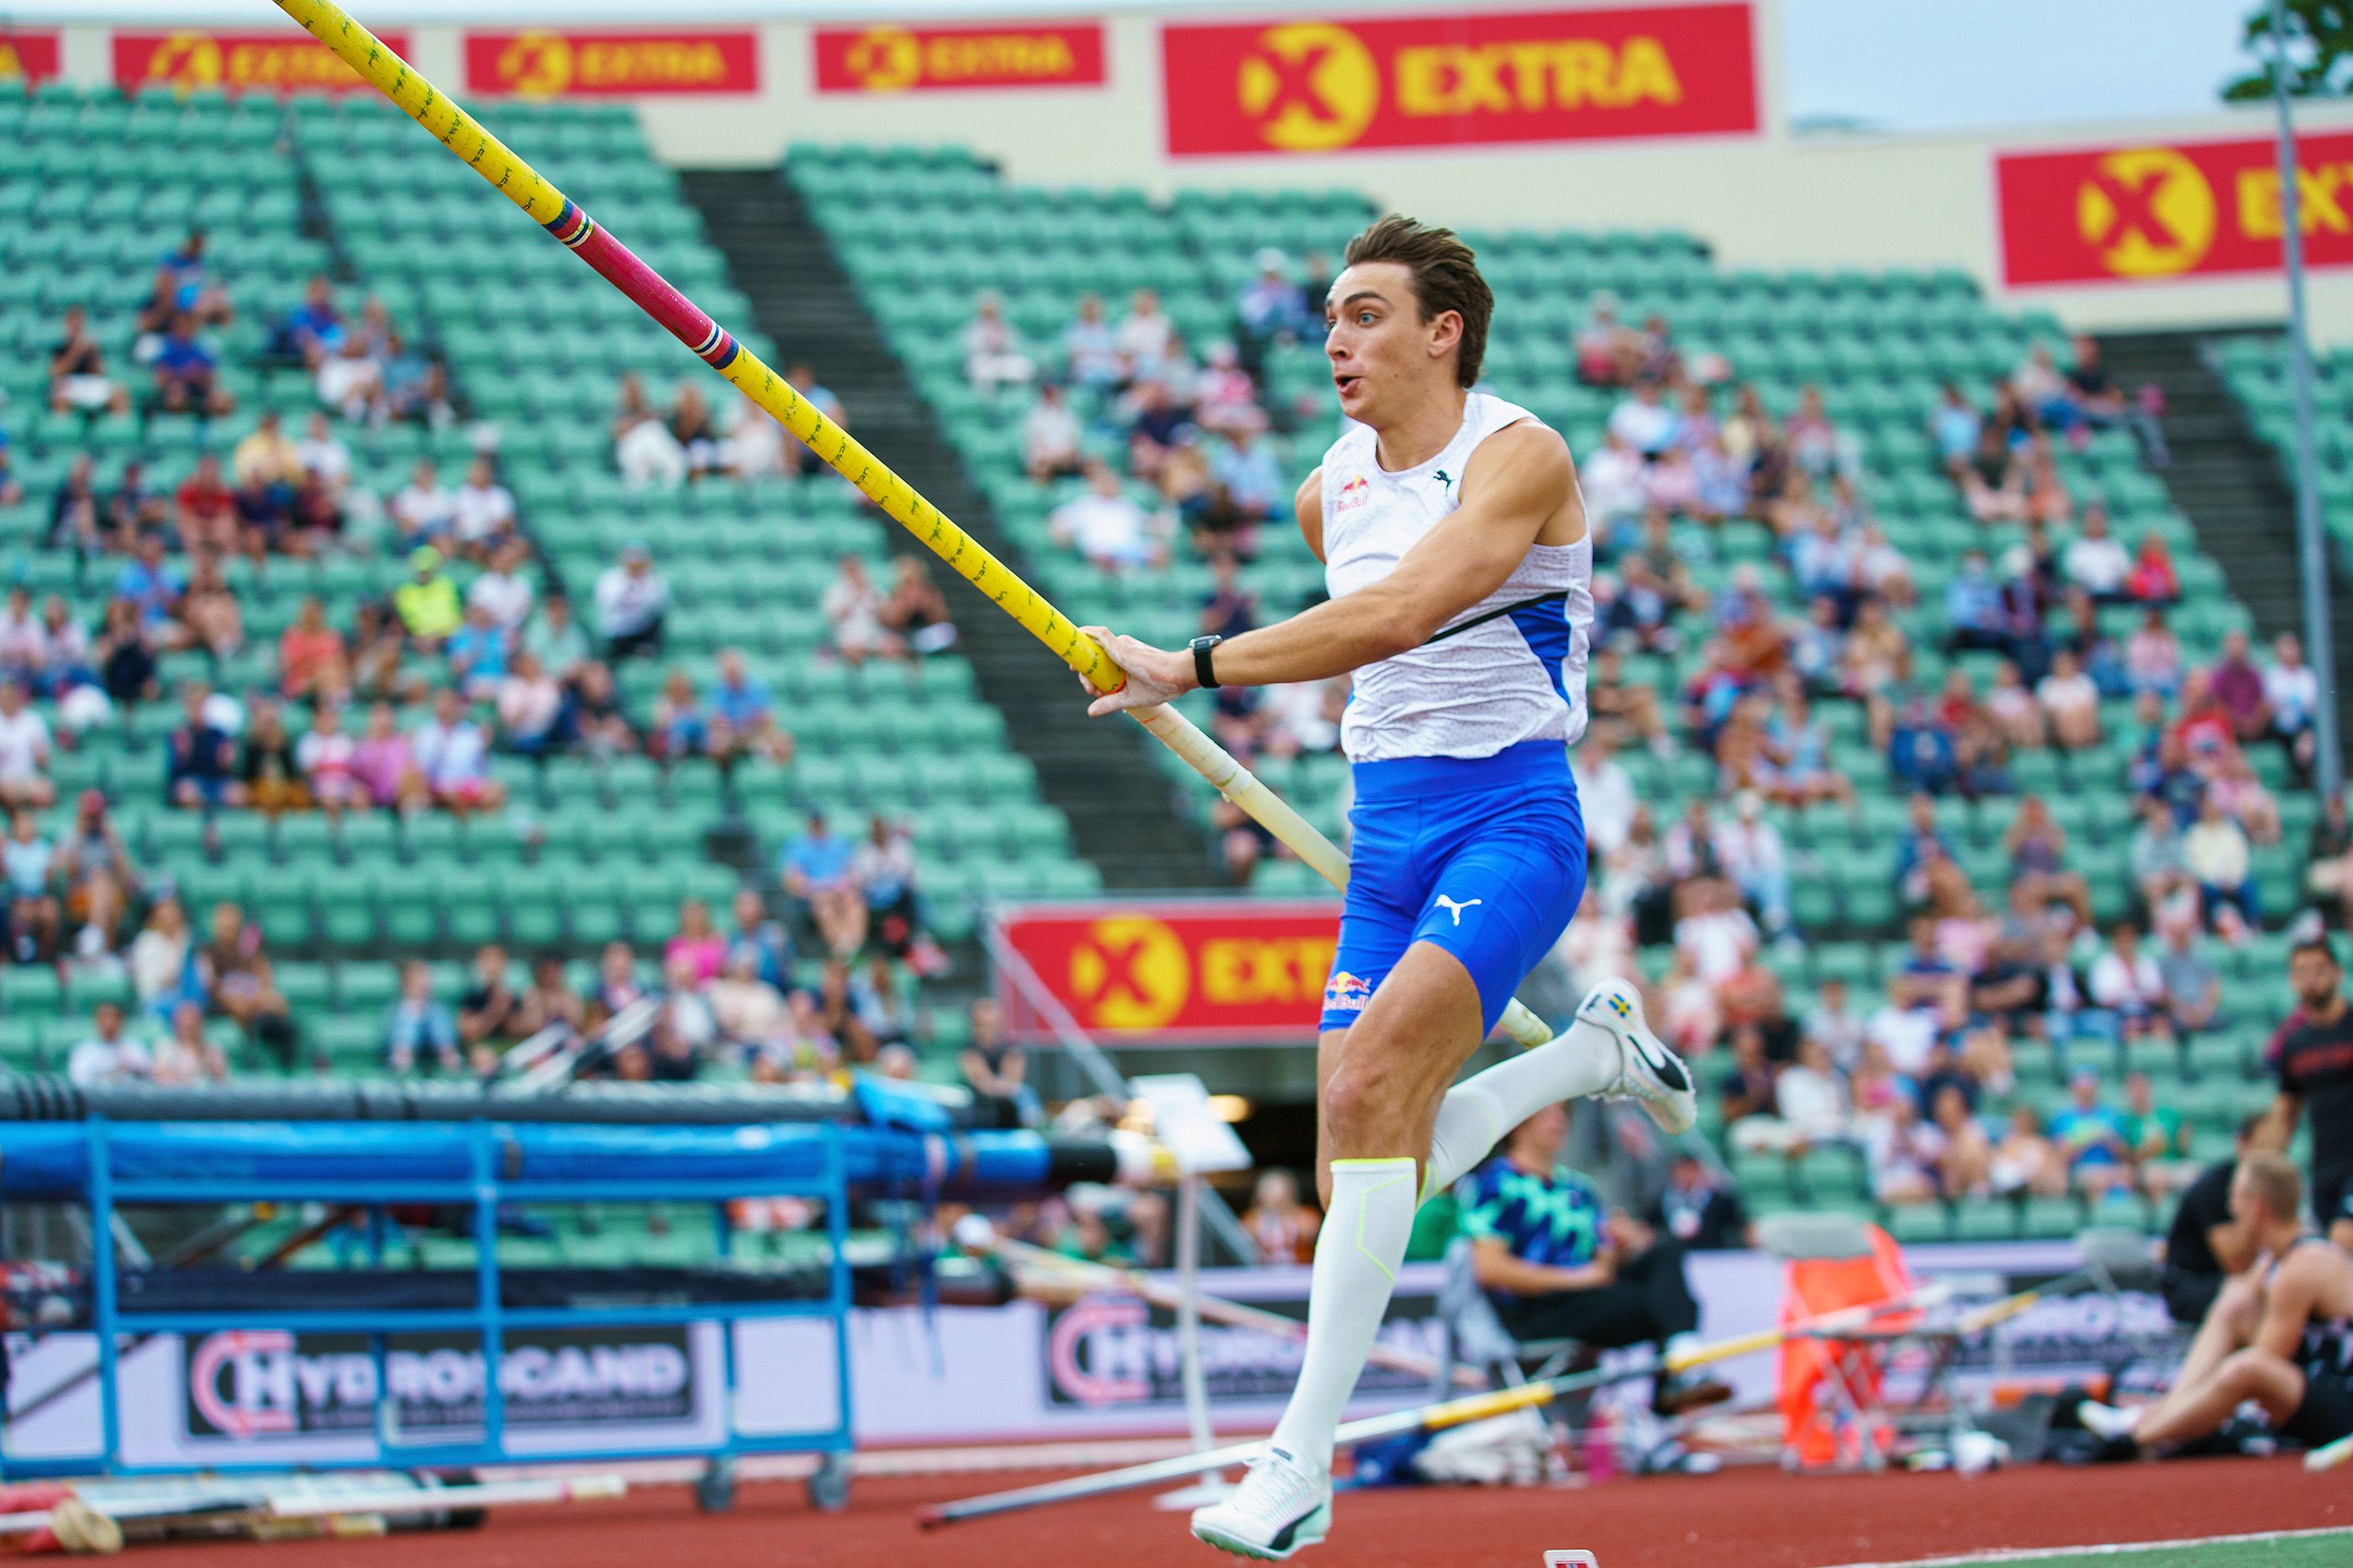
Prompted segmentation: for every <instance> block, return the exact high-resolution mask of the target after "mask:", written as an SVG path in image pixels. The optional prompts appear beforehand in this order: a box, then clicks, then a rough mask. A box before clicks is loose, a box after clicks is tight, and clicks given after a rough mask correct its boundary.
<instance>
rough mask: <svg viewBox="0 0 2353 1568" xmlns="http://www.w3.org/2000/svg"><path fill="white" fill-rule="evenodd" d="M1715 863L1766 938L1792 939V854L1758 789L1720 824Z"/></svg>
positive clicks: (1743, 796) (1743, 797) (1746, 794)
mask: <svg viewBox="0 0 2353 1568" xmlns="http://www.w3.org/2000/svg"><path fill="white" fill-rule="evenodd" d="M1715 858H1716V860H1717V863H1718V864H1720V865H1721V866H1722V867H1723V868H1724V872H1725V876H1727V877H1729V878H1731V879H1732V881H1733V885H1734V886H1736V887H1737V888H1738V889H1740V894H1741V897H1742V898H1744V899H1746V900H1747V901H1748V902H1749V903H1750V904H1752V905H1754V906H1755V907H1756V910H1757V918H1758V919H1759V921H1762V923H1763V925H1764V928H1765V935H1766V936H1767V937H1769V938H1771V939H1773V940H1775V941H1777V942H1787V941H1789V940H1791V939H1792V938H1793V936H1794V932H1793V931H1792V928H1791V926H1790V923H1789V856H1788V848H1787V847H1785V846H1784V845H1783V844H1782V842H1781V830H1780V829H1779V828H1778V827H1776V826H1773V824H1772V822H1771V821H1770V820H1769V819H1767V816H1765V803H1764V800H1763V799H1762V797H1760V796H1759V795H1757V793H1756V792H1755V791H1754V790H1744V791H1742V792H1741V794H1740V795H1739V796H1738V798H1737V800H1736V802H1735V805H1734V814H1733V819H1732V820H1731V821H1730V822H1726V823H1721V824H1719V825H1717V826H1716V829H1715Z"/></svg>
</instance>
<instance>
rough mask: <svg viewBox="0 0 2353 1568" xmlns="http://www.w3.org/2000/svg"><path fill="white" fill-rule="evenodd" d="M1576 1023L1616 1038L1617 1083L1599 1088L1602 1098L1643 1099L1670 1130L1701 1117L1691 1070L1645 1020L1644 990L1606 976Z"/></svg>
mask: <svg viewBox="0 0 2353 1568" xmlns="http://www.w3.org/2000/svg"><path fill="white" fill-rule="evenodd" d="M1577 1022H1578V1023H1580V1024H1590V1025H1592V1026H1594V1027H1595V1028H1597V1029H1604V1030H1607V1031H1608V1032H1609V1033H1610V1034H1612V1035H1615V1036H1616V1037H1618V1054H1619V1061H1620V1068H1619V1071H1618V1081H1617V1082H1616V1083H1613V1084H1611V1085H1610V1086H1609V1088H1608V1089H1603V1090H1602V1091H1601V1098H1603V1099H1604V1100H1640V1101H1641V1105H1642V1109H1643V1110H1647V1111H1649V1112H1650V1113H1651V1121H1655V1122H1657V1123H1658V1124H1659V1125H1660V1127H1662V1129H1664V1130H1665V1131H1669V1132H1675V1133H1682V1132H1688V1131H1691V1130H1692V1124H1693V1123H1694V1122H1695V1121H1698V1120H1699V1097H1698V1095H1697V1094H1696V1093H1695V1092H1694V1089H1693V1087H1692V1075H1691V1069H1690V1068H1686V1067H1685V1066H1683V1058H1680V1057H1678V1056H1676V1055H1675V1053H1674V1052H1672V1051H1671V1050H1669V1049H1667V1047H1665V1046H1663V1045H1662V1044H1661V1043H1660V1042H1659V1037H1657V1036H1656V1035H1653V1034H1652V1033H1651V1026H1650V1025H1649V1024H1647V1023H1645V1022H1644V1021H1643V1019H1642V994H1641V992H1639V991H1637V990H1635V989H1634V988H1633V987H1632V986H1631V985H1629V984H1626V982H1624V981H1623V980H1605V981H1603V982H1602V983H1601V984H1599V985H1597V986H1595V987H1594V988H1593V989H1592V990H1590V991H1588V992H1587V993H1586V994H1585V1000H1584V1001H1583V1002H1581V1003H1579V1004H1578V1005H1577Z"/></svg>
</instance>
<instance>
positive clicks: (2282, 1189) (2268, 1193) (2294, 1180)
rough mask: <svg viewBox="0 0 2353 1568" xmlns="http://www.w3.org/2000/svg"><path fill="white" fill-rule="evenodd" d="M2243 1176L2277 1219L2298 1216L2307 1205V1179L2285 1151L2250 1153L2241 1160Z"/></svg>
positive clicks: (2242, 1178) (2240, 1170)
mask: <svg viewBox="0 0 2353 1568" xmlns="http://www.w3.org/2000/svg"><path fill="white" fill-rule="evenodd" d="M2239 1177H2240V1179H2241V1180H2242V1181H2243V1182H2245V1183H2246V1184H2247V1185H2248V1186H2249V1187H2250V1188H2252V1189H2253V1191H2254V1194H2255V1196H2257V1197H2259V1198H2261V1199H2263V1207H2265V1208H2267V1209H2269V1210H2271V1211H2272V1215H2273V1216H2274V1218H2278V1219H2294V1218H2295V1215H2296V1211H2297V1210H2298V1209H2300V1208H2301V1207H2303V1205H2304V1178H2303V1177H2302V1176H2300V1175H2298V1174H2296V1171H2295V1164H2294V1163H2292V1162H2291V1161H2290V1160H2289V1159H2288V1157H2287V1156H2286V1155H2284V1154H2273V1153H2268V1152H2257V1153H2253V1154H2249V1155H2247V1156H2245V1157H2244V1158H2242V1160H2240V1162H2239Z"/></svg>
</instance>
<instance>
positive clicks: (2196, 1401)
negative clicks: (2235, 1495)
mask: <svg viewBox="0 0 2353 1568" xmlns="http://www.w3.org/2000/svg"><path fill="white" fill-rule="evenodd" d="M2303 1205H2304V1182H2303V1180H2302V1178H2301V1177H2299V1176H2298V1175H2297V1174H2296V1172H2295V1166H2294V1165H2292V1164H2290V1163H2288V1162H2287V1161H2286V1160H2285V1159H2284V1158H2283V1157H2282V1156H2280V1155H2277V1154H2270V1153H2257V1152H2250V1153H2249V1154H2247V1155H2246V1156H2245V1157H2244V1158H2242V1160H2240V1162H2239V1173H2238V1174H2237V1175H2236V1176H2235V1177H2233V1178H2232V1183H2231V1213H2232V1216H2233V1217H2235V1218H2237V1219H2239V1220H2240V1221H2241V1222H2242V1224H2244V1225H2245V1226H2246V1227H2247V1231H2248V1234H2249V1235H2250V1236H2251V1237H2253V1242H2254V1247H2255V1261H2254V1265H2253V1268H2249V1269H2248V1270H2247V1271H2246V1272H2245V1273H2244V1274H2242V1275H2240V1276H2239V1277H2238V1278H2237V1279H2232V1281H2231V1282H2230V1283H2229V1284H2228V1285H2225V1286H2224V1287H2223V1288H2222V1293H2221V1296H2219V1297H2217V1298H2216V1299H2215V1301H2214V1307H2213V1310H2211V1311H2210V1312H2208V1313H2207V1314H2206V1321H2205V1322H2204V1323H2203V1324H2202V1325H2200V1328H2199V1330H2198V1338H2197V1339H2196V1340H2195V1341H2193V1342H2191V1344H2190V1347H2189V1358H2188V1359H2187V1360H2185V1361H2184V1362H2183V1363H2181V1371H2180V1373H2179V1375H2178V1376H2177V1377H2176V1378H2175V1379H2174V1383H2173V1387H2172V1390H2171V1391H2170V1392H2169V1393H2168V1394H2166V1396H2165V1397H2164V1398H2162V1399H2160V1400H2158V1402H2157V1403H2156V1404H2154V1405H2148V1406H2147V1407H2146V1408H2144V1409H2142V1410H2140V1411H2138V1412H2133V1411H2126V1410H2119V1409H2116V1407H2114V1406H2112V1405H2101V1404H2098V1403H2096V1402H2094V1401H2091V1400H2086V1401H2084V1404H2083V1405H2080V1406H2078V1407H2077V1410H2076V1414H2077V1415H2078V1416H2080V1417H2081V1419H2082V1420H2083V1423H2084V1426H2087V1427H2089V1428H2090V1429H2091V1430H2092V1431H2093V1432H2094V1433H2096V1434H2098V1435H2099V1436H2103V1437H2106V1438H2110V1439H2112V1440H2113V1439H2122V1440H2124V1441H2126V1442H2129V1443H2130V1444H2132V1445H2133V1446H2134V1447H2137V1448H2139V1449H2141V1450H2143V1451H2145V1452H2147V1451H2156V1452H2162V1451H2165V1450H2168V1449H2173V1448H2178V1447H2181V1446H2182V1445H2184V1444H2187V1443H2193V1442H2196V1441H2197V1440H2198V1439H2199V1438H2200V1437H2204V1436H2210V1435H2211V1434H2212V1433H2213V1432H2215V1431H2217V1430H2218V1429H2220V1428H2221V1425H2222V1423H2223V1422H2225V1421H2227V1420H2229V1419H2230V1418H2231V1413H2232V1411H2234V1410H2236V1409H2238V1408H2239V1406H2240V1405H2243V1404H2245V1403H2247V1402H2248V1401H2249V1400H2253V1402H2254V1403H2256V1404H2257V1405H2261V1406H2263V1414H2264V1415H2267V1416H2269V1417H2270V1418H2271V1423H2272V1426H2273V1428H2274V1430H2276V1431H2277V1432H2278V1433H2279V1434H2280V1435H2281V1436H2284V1437H2293V1438H2294V1439H2295V1440H2296V1441H2297V1442H2299V1443H2302V1444H2304V1445H2305V1446H2306V1447H2314V1448H2316V1447H2320V1446H2321V1445H2323V1444H2325V1443H2333V1442H2335V1441H2336V1440H2337V1438H2339V1437H2344V1436H2353V1259H2348V1258H2347V1257H2346V1256H2345V1254H2344V1253H2343V1252H2341V1251H2339V1250H2338V1249H2337V1247H2334V1246H2332V1245H2330V1244H2329V1243H2328V1242H2326V1241H2323V1240H2321V1239H2320V1238H2319V1237H2308V1236H2306V1235H2305V1234H2304V1226H2303V1220H2302V1216H2301V1212H2300V1211H2301V1210H2302V1207H2303Z"/></svg>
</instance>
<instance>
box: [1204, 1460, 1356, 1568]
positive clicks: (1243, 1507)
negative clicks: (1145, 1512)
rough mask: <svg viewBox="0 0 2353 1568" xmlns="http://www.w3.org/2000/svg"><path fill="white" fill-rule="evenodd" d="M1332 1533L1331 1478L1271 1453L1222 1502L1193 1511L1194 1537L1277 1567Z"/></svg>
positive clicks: (1255, 1464)
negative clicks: (1328, 1533)
mask: <svg viewBox="0 0 2353 1568" xmlns="http://www.w3.org/2000/svg"><path fill="white" fill-rule="evenodd" d="M1331 1528H1332V1478H1331V1477H1330V1476H1328V1475H1326V1474H1324V1472H1323V1471H1321V1470H1317V1469H1314V1468H1310V1467H1309V1466H1307V1465H1305V1464H1303V1463H1302V1462H1301V1461H1300V1460H1298V1459H1294V1458H1292V1457H1291V1456H1290V1455H1289V1454H1287V1453H1285V1452H1283V1451H1282V1449H1281V1448H1277V1447H1268V1448H1267V1450H1266V1451H1265V1452H1264V1453H1262V1454H1261V1455H1260V1456H1259V1457H1258V1458H1255V1459H1252V1460H1251V1461H1250V1471H1249V1473H1248V1474H1247V1475H1245V1476H1243V1477H1242V1483H1241V1485H1240V1486H1238V1487H1236V1488H1235V1489H1234V1492H1233V1495H1232V1496H1231V1497H1229V1498H1228V1499H1226V1500H1225V1501H1223V1502H1213V1503H1211V1504H1209V1505H1208V1507H1207V1508H1198V1509H1195V1510H1193V1534H1194V1536H1195V1538H1196V1539H1198V1540H1201V1541H1206V1542H1208V1543H1209V1544H1210V1545H1212V1546H1214V1547H1216V1548H1218V1549H1219V1551H1221V1552H1232V1553H1233V1554H1234V1555H1235V1556H1237V1557H1255V1558H1258V1559H1260V1560H1261V1561H1262V1562H1268V1563H1272V1562H1279V1561H1280V1560H1282V1558H1285V1557H1288V1556H1290V1555H1291V1554H1292V1553H1293V1552H1296V1551H1298V1550H1299V1549H1300V1548H1301V1547H1303V1546H1313V1545H1314V1544H1315V1543H1316V1542H1319V1541H1322V1540H1323V1539H1324V1532H1325V1531H1328V1530H1330V1529H1331Z"/></svg>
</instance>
